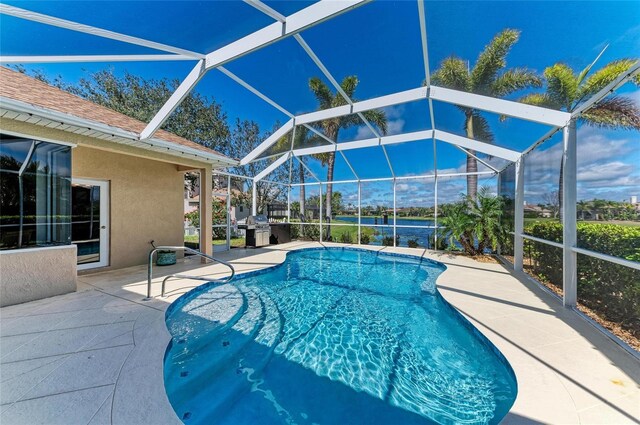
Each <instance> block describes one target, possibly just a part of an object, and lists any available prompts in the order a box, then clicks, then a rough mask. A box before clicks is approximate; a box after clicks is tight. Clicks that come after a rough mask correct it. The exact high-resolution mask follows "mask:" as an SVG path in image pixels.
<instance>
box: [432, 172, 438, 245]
mask: <svg viewBox="0 0 640 425" xmlns="http://www.w3.org/2000/svg"><path fill="white" fill-rule="evenodd" d="M433 184H434V190H433V197H434V203H433V227H435V229H433V250H434V251H437V250H438V176H436V177H435V178H434V182H433Z"/></svg>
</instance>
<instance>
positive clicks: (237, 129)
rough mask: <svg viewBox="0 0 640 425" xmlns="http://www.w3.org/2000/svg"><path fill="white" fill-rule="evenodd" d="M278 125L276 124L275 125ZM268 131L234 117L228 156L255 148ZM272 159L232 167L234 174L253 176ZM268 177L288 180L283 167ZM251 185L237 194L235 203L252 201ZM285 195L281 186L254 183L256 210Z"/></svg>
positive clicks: (244, 153)
mask: <svg viewBox="0 0 640 425" xmlns="http://www.w3.org/2000/svg"><path fill="white" fill-rule="evenodd" d="M278 126H279V125H277V124H276V127H278ZM269 134H270V133H266V134H264V133H262V132H261V131H260V127H259V126H258V124H257V123H256V122H254V121H247V120H245V121H240V120H239V119H236V122H235V125H234V127H233V128H232V130H231V136H230V139H231V142H230V143H229V152H228V154H229V156H231V157H232V158H243V157H244V156H246V155H247V154H248V153H249V152H251V151H252V150H253V149H254V148H256V147H257V146H258V145H259V144H260V143H261V142H262V141H263V140H264V139H266V138H267V137H269ZM271 162H273V159H264V160H262V161H256V162H252V163H250V164H247V165H242V166H237V167H235V168H234V170H233V171H234V172H235V173H236V174H239V175H242V176H247V177H255V176H256V175H257V174H258V173H260V172H261V171H262V170H264V169H265V168H266V167H267V166H268V165H269V164H270V163H271ZM270 179H274V180H279V181H288V179H289V175H288V172H287V171H285V170H284V169H283V168H281V167H278V168H277V169H276V170H274V172H273V174H272V175H271V177H270ZM252 192H253V187H252V186H250V188H249V190H248V191H246V192H243V193H242V195H239V196H237V197H236V198H237V199H235V200H234V202H236V203H244V204H246V205H249V204H251V202H252ZM284 196H285V192H284V191H283V190H282V186H280V185H276V184H273V183H269V182H267V181H265V180H262V181H259V182H258V183H257V184H256V200H257V211H266V209H265V208H266V206H267V204H269V203H270V202H273V201H282V200H283V198H284Z"/></svg>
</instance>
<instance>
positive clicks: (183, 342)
mask: <svg viewBox="0 0 640 425" xmlns="http://www.w3.org/2000/svg"><path fill="white" fill-rule="evenodd" d="M247 305H248V303H247V299H246V297H245V295H244V294H243V293H242V292H241V291H239V290H238V288H237V287H235V286H231V285H225V286H224V287H216V288H214V289H212V290H211V291H208V292H207V293H206V294H203V295H201V296H200V297H198V298H196V299H192V300H189V301H188V302H187V303H186V304H185V305H184V306H182V307H181V308H180V309H179V310H176V311H175V312H173V313H172V315H171V321H170V323H171V325H170V326H169V328H168V330H169V333H170V334H171V336H172V343H173V347H172V349H171V351H170V352H169V353H168V356H171V358H170V359H169V358H168V359H167V360H169V361H172V362H181V361H182V359H183V358H184V360H188V359H189V357H190V356H191V355H192V354H193V353H198V352H200V351H201V350H202V349H203V348H204V347H205V346H206V345H207V344H208V341H210V340H211V338H212V337H213V336H215V335H216V334H220V333H222V332H225V331H227V330H228V329H230V328H231V327H232V326H234V325H235V324H236V323H237V322H238V321H239V320H240V319H241V318H242V316H243V315H244V313H245V312H246V310H247Z"/></svg>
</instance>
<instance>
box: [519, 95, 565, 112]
mask: <svg viewBox="0 0 640 425" xmlns="http://www.w3.org/2000/svg"><path fill="white" fill-rule="evenodd" d="M517 102H520V103H526V104H527V105H533V106H541V107H543V108H551V109H560V108H561V107H562V105H561V104H560V103H558V102H557V101H556V99H553V98H551V96H549V95H548V94H547V93H529V94H527V95H525V96H522V97H521V98H520V99H518V100H517Z"/></svg>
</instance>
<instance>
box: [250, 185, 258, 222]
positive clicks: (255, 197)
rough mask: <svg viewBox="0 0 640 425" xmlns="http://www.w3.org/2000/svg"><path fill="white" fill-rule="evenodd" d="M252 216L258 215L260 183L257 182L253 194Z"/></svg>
mask: <svg viewBox="0 0 640 425" xmlns="http://www.w3.org/2000/svg"><path fill="white" fill-rule="evenodd" d="M251 214H252V215H258V183H257V182H256V181H255V180H254V181H253V188H252V193H251Z"/></svg>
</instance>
